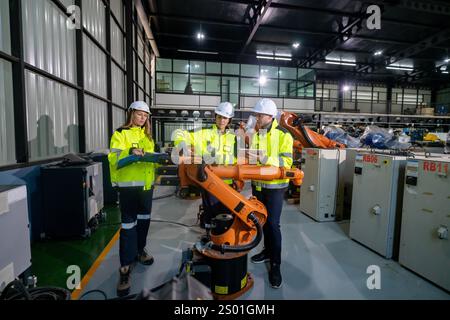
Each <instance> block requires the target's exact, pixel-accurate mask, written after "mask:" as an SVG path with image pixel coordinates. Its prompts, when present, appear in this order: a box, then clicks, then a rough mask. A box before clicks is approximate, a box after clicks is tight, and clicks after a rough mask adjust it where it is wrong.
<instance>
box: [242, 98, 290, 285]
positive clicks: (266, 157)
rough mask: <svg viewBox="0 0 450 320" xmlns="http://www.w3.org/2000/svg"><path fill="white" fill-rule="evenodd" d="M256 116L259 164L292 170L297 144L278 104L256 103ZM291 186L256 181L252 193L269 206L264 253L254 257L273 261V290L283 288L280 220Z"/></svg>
mask: <svg viewBox="0 0 450 320" xmlns="http://www.w3.org/2000/svg"><path fill="white" fill-rule="evenodd" d="M253 112H254V115H255V117H256V121H257V124H256V128H257V130H258V131H257V133H256V134H255V135H254V136H253V138H252V142H251V149H253V150H255V149H257V150H258V155H257V158H258V164H259V165H269V166H275V167H284V168H287V169H290V168H291V166H292V163H293V159H292V152H293V143H294V140H293V138H292V136H291V134H290V133H289V132H288V131H287V130H286V129H284V128H282V127H280V126H279V125H278V122H277V120H276V116H277V113H278V110H277V106H276V104H275V102H273V101H272V100H271V99H261V100H259V101H258V102H257V103H256V105H255V107H254V108H253ZM250 156H253V157H256V155H250ZM288 186H289V180H288V179H280V180H272V181H262V180H260V181H258V180H256V181H252V193H253V195H254V196H255V197H256V198H257V199H258V200H259V201H261V202H262V203H263V204H264V205H265V206H266V209H267V213H268V217H267V222H266V224H265V225H264V228H263V230H264V249H263V251H262V252H260V253H259V254H257V255H254V256H253V257H251V261H252V262H253V263H263V262H266V261H270V271H269V281H270V284H271V286H272V287H273V288H280V287H281V285H282V276H281V271H280V265H281V230H280V216H281V210H282V207H283V199H284V194H285V192H286V190H287V187H288Z"/></svg>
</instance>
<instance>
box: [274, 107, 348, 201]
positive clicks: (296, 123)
mask: <svg viewBox="0 0 450 320" xmlns="http://www.w3.org/2000/svg"><path fill="white" fill-rule="evenodd" d="M279 124H280V126H282V127H283V128H285V129H286V130H288V131H289V132H290V133H291V134H292V137H293V138H294V166H295V167H298V168H300V162H301V155H302V149H303V148H319V149H335V148H339V149H344V148H345V147H346V146H345V145H343V144H342V143H339V142H336V141H334V140H331V139H328V138H327V137H325V136H324V135H322V134H320V133H317V132H315V131H314V130H311V129H310V128H308V127H307V126H306V125H305V124H304V119H303V117H302V116H299V115H297V114H295V113H292V112H283V113H282V114H281V117H280V121H279ZM288 202H289V203H291V204H298V203H300V188H299V187H298V186H295V185H293V184H292V183H290V185H289V189H288Z"/></svg>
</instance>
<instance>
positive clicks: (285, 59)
mask: <svg viewBox="0 0 450 320" xmlns="http://www.w3.org/2000/svg"><path fill="white" fill-rule="evenodd" d="M275 60H283V61H291V60H292V59H291V58H283V57H275Z"/></svg>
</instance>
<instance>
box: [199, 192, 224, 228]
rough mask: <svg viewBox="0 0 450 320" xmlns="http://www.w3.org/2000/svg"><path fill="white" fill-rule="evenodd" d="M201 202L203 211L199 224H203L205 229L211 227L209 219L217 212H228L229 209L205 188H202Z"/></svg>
mask: <svg viewBox="0 0 450 320" xmlns="http://www.w3.org/2000/svg"><path fill="white" fill-rule="evenodd" d="M202 204H203V210H204V211H203V212H204V213H203V218H202V219H201V221H200V224H202V225H203V224H204V225H205V228H207V229H210V228H211V220H212V219H213V218H215V217H216V216H217V215H218V214H221V213H229V212H230V210H228V208H227V207H225V206H224V205H223V204H222V202H220V201H219V199H217V198H216V197H214V196H213V195H212V194H210V193H209V192H207V191H205V190H202Z"/></svg>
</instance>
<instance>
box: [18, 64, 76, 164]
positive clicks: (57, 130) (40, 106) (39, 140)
mask: <svg viewBox="0 0 450 320" xmlns="http://www.w3.org/2000/svg"><path fill="white" fill-rule="evenodd" d="M25 91H26V110H27V124H28V146H29V153H30V160H32V161H34V160H42V159H48V158H52V157H55V156H60V155H63V154H66V153H69V152H75V153H76V152H78V150H79V148H78V113H77V92H76V90H74V89H71V88H69V87H67V86H64V85H62V84H60V83H58V82H55V81H52V80H49V79H47V78H44V77H42V76H39V75H37V74H35V73H33V72H30V71H26V72H25Z"/></svg>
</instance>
